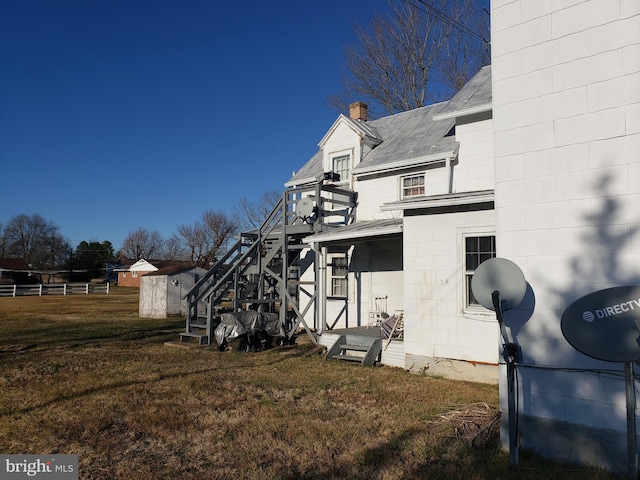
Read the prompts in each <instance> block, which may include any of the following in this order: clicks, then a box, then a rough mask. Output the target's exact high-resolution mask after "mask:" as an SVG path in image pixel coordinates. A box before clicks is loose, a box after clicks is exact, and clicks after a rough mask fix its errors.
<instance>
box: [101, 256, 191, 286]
mask: <svg viewBox="0 0 640 480" xmlns="http://www.w3.org/2000/svg"><path fill="white" fill-rule="evenodd" d="M192 265H193V264H192V263H191V262H184V261H179V260H145V259H144V258H141V259H140V260H138V261H137V262H135V263H134V264H133V265H130V266H128V267H121V268H115V269H114V270H113V271H114V272H117V273H118V285H119V286H121V287H139V286H140V278H141V277H142V276H143V275H146V274H147V273H151V272H156V271H158V270H159V269H161V268H165V267H187V266H192Z"/></svg>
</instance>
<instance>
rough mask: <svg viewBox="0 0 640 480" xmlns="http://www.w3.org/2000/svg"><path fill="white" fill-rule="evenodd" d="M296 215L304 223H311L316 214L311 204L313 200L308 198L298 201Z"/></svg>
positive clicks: (314, 207)
mask: <svg viewBox="0 0 640 480" xmlns="http://www.w3.org/2000/svg"><path fill="white" fill-rule="evenodd" d="M296 213H297V215H298V216H299V217H300V218H302V219H303V220H305V221H311V222H312V221H313V220H315V219H314V218H312V217H314V216H315V213H316V206H315V205H314V204H313V200H311V199H310V198H309V197H304V198H301V199H300V200H298V203H296Z"/></svg>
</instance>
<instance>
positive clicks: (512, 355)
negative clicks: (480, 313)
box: [491, 290, 522, 365]
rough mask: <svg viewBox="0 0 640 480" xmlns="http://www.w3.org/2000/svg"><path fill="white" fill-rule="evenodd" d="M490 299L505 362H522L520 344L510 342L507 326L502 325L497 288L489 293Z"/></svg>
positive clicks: (502, 316) (502, 319)
mask: <svg viewBox="0 0 640 480" xmlns="http://www.w3.org/2000/svg"><path fill="white" fill-rule="evenodd" d="M491 300H492V301H493V309H494V310H495V312H496V318H497V319H498V324H499V325H500V334H501V335H502V341H503V342H504V343H503V344H502V347H503V349H504V350H503V355H504V359H505V361H506V362H507V365H511V364H512V363H514V362H522V350H521V349H520V345H518V344H517V343H513V342H511V341H510V340H509V336H508V335H507V328H506V327H505V325H504V315H503V313H502V307H501V306H500V292H499V291H498V290H494V291H493V292H492V293H491Z"/></svg>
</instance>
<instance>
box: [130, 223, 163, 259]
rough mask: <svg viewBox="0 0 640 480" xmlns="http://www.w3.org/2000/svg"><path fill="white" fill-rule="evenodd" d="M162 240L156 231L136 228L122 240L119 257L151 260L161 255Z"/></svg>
mask: <svg viewBox="0 0 640 480" xmlns="http://www.w3.org/2000/svg"><path fill="white" fill-rule="evenodd" d="M163 246H164V240H163V239H162V235H160V233H159V232H158V231H156V230H153V231H149V230H147V229H145V228H138V229H137V230H135V231H134V232H129V235H127V237H126V238H125V239H124V242H123V243H122V248H120V255H121V256H123V257H125V258H128V259H130V260H135V261H137V260H140V259H141V258H145V259H153V258H156V257H157V256H158V255H162V253H163Z"/></svg>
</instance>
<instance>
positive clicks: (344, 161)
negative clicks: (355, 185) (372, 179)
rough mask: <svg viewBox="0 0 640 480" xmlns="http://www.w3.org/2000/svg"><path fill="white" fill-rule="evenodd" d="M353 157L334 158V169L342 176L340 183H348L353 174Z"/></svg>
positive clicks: (341, 156)
mask: <svg viewBox="0 0 640 480" xmlns="http://www.w3.org/2000/svg"><path fill="white" fill-rule="evenodd" d="M350 164H351V155H340V156H339V157H333V159H332V167H333V171H334V173H337V174H338V175H340V183H348V182H349V175H350V172H351V168H350Z"/></svg>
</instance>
